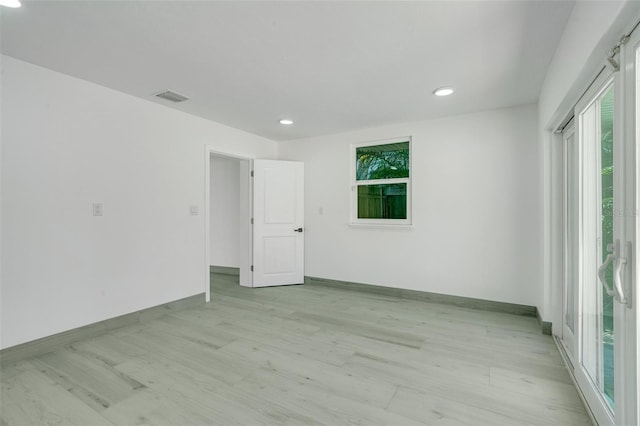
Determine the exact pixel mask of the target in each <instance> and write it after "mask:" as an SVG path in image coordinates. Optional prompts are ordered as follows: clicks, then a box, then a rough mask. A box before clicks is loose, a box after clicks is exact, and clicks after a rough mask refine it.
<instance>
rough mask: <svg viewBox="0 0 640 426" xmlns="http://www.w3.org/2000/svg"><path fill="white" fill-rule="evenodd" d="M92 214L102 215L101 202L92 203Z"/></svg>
mask: <svg viewBox="0 0 640 426" xmlns="http://www.w3.org/2000/svg"><path fill="white" fill-rule="evenodd" d="M93 215H94V216H102V203H93Z"/></svg>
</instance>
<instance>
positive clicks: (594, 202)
mask: <svg viewBox="0 0 640 426" xmlns="http://www.w3.org/2000/svg"><path fill="white" fill-rule="evenodd" d="M613 120H614V84H613V82H611V81H609V82H608V83H607V84H605V85H604V86H603V88H602V89H601V90H600V91H599V92H598V93H597V94H596V95H595V96H594V97H593V98H592V101H591V103H590V104H588V106H587V107H586V108H585V109H583V111H582V113H581V114H580V119H579V122H580V143H581V150H582V153H581V154H582V155H581V160H582V168H581V170H580V177H581V191H580V195H581V197H582V202H581V217H582V227H581V233H580V238H581V245H580V250H581V254H582V256H581V259H580V261H581V270H580V274H581V280H580V282H581V288H580V290H581V297H580V300H579V303H580V306H579V310H580V311H581V313H582V316H581V320H582V322H581V329H580V342H581V344H580V371H581V372H583V380H584V384H585V385H586V386H587V387H589V388H590V389H592V401H591V402H590V406H593V405H594V404H597V405H600V406H601V409H600V412H601V414H600V416H596V417H600V418H599V419H598V421H599V422H602V423H607V422H603V421H602V419H601V418H602V417H604V418H605V419H607V420H608V422H609V423H613V413H614V410H615V393H614V384H615V380H614V376H615V375H614V371H615V365H614V348H615V346H614V345H615V330H614V324H613V323H614V299H613V291H612V290H611V289H610V288H606V287H605V286H604V285H603V284H602V281H605V282H606V283H612V282H613V257H612V251H613V248H614V228H615V226H614V225H615V223H614V222H615V220H616V217H615V215H614V211H615V210H614V172H615V168H614V123H613Z"/></svg>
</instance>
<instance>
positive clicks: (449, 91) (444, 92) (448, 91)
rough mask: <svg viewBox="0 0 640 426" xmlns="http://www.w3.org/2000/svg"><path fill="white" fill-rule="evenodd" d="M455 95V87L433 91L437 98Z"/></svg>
mask: <svg viewBox="0 0 640 426" xmlns="http://www.w3.org/2000/svg"><path fill="white" fill-rule="evenodd" d="M452 93H453V87H439V88H437V89H436V90H434V91H433V94H434V95H436V96H449V95H450V94H452Z"/></svg>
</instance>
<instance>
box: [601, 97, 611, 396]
mask: <svg viewBox="0 0 640 426" xmlns="http://www.w3.org/2000/svg"><path fill="white" fill-rule="evenodd" d="M600 132H601V133H600V149H601V151H600V159H601V160H600V161H601V170H600V174H601V179H600V183H601V185H602V186H601V188H600V191H601V194H602V200H601V206H602V207H601V211H600V213H601V220H602V235H601V238H602V247H603V250H602V261H603V262H604V261H605V260H606V258H607V252H606V250H604V248H606V247H607V246H608V245H609V244H611V243H613V220H614V216H613V172H614V170H613V86H612V87H611V88H610V89H609V90H608V91H607V92H606V93H605V95H604V96H603V98H602V100H601V101H600ZM605 276H606V278H607V282H610V283H612V282H613V265H609V267H608V268H607V270H606V273H605ZM602 334H603V335H602V352H603V365H604V378H603V379H604V380H603V381H604V394H605V396H606V397H607V399H608V401H609V404H611V406H613V401H614V395H613V347H614V330H613V297H612V296H609V295H608V294H607V292H606V291H605V290H604V287H603V288H602Z"/></svg>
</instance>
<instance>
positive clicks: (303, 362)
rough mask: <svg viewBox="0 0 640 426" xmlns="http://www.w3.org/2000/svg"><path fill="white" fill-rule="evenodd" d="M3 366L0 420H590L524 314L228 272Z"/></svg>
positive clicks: (398, 424) (534, 425) (11, 425)
mask: <svg viewBox="0 0 640 426" xmlns="http://www.w3.org/2000/svg"><path fill="white" fill-rule="evenodd" d="M0 373H1V374H0V382H1V385H2V388H1V389H2V390H1V392H2V393H1V394H0V426H31V425H44V424H55V425H82V426H93V425H181V426H189V425H251V426H252V425H328V426H338V425H356V424H361V425H393V426H412V425H420V424H422V425H451V426H452V425H514V426H516V425H528V426H550V425H563V426H564V425H588V424H590V420H589V417H588V415H587V413H586V411H585V409H584V407H583V406H582V403H581V401H580V399H579V397H578V393H577V391H576V389H575V388H574V386H573V384H572V382H571V379H570V377H569V375H568V373H567V371H566V370H565V368H564V365H563V363H562V359H561V357H560V354H559V353H558V351H557V349H556V347H555V345H554V343H553V340H552V339H551V338H550V337H549V336H544V335H542V334H541V333H540V331H539V328H538V326H537V324H536V321H535V319H533V318H528V317H520V316H516V315H511V314H505V313H500V312H487V311H480V310H473V309H469V308H461V307H457V306H452V305H441V304H437V303H432V302H424V301H416V300H408V299H401V298H396V297H393V296H388V295H379V294H370V293H362V292H357V291H352V290H343V289H339V288H331V287H323V286H300V285H298V286H285V287H273V288H259V289H251V288H244V287H241V286H239V285H238V277H237V276H233V275H224V274H211V303H209V304H204V305H200V306H196V307H193V308H188V309H184V310H175V311H170V312H167V314H166V315H164V316H162V317H157V318H150V319H148V320H146V321H144V322H142V323H138V324H135V325H129V326H124V327H121V328H118V329H116V330H112V331H110V332H108V333H105V334H102V335H96V336H93V337H90V338H84V339H82V340H80V341H77V342H75V343H73V344H70V345H66V346H64V347H60V348H58V349H55V350H52V351H51V352H50V353H47V354H44V355H41V356H38V357H35V358H31V359H28V360H23V361H19V362H14V363H11V364H9V365H6V366H3V367H2V371H1V372H0Z"/></svg>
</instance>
